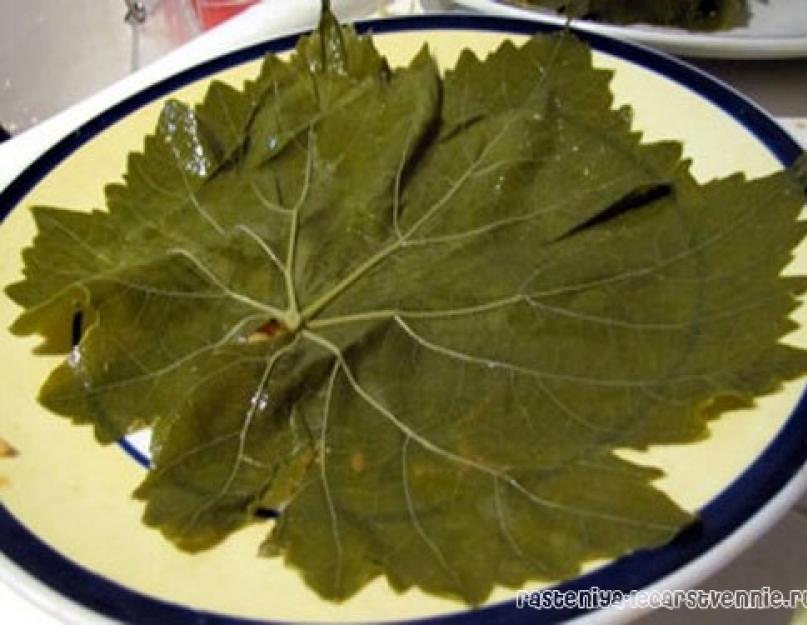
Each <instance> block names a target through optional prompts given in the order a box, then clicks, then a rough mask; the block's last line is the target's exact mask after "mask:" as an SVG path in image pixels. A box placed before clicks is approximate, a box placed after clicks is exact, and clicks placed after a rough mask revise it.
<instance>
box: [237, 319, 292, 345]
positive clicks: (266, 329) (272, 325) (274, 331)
mask: <svg viewBox="0 0 807 625" xmlns="http://www.w3.org/2000/svg"><path fill="white" fill-rule="evenodd" d="M284 332H286V328H285V326H283V324H282V323H280V322H279V321H278V320H277V319H270V320H269V321H267V322H266V323H264V324H263V325H262V326H261V327H260V328H258V329H257V330H255V332H253V333H252V334H250V335H249V337H248V338H247V341H248V342H249V343H260V342H262V341H268V340H269V339H271V338H274V337H276V336H279V335H281V334H283V333H284Z"/></svg>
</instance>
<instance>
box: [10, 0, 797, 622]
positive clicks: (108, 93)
mask: <svg viewBox="0 0 807 625" xmlns="http://www.w3.org/2000/svg"><path fill="white" fill-rule="evenodd" d="M68 1H69V4H70V6H71V7H72V9H73V10H80V9H81V7H82V6H83V7H84V10H85V11H86V10H88V9H87V7H90V6H92V7H95V8H96V9H97V8H98V7H99V5H100V4H102V3H98V2H97V0H29V4H28V8H29V9H30V10H29V11H27V12H26V11H21V12H20V11H18V8H19V6H20V5H19V4H16V5H15V7H14V11H15V12H14V14H13V16H12V15H11V14H10V13H9V11H10V10H11V8H10V3H8V4H6V3H2V4H0V93H2V94H3V97H2V98H0V123H4V122H5V124H7V125H10V126H12V129H13V130H15V131H17V132H21V134H20V136H18V137H15V138H13V139H12V140H10V141H8V142H6V143H5V144H2V145H0V187H2V186H4V185H5V184H6V183H7V182H8V181H9V180H11V179H12V178H13V176H14V175H16V173H17V172H18V171H19V169H20V168H21V164H22V163H25V162H27V161H28V160H30V159H31V158H33V157H34V156H35V155H36V154H38V153H39V152H41V151H42V150H43V149H44V148H45V147H46V146H47V145H49V144H50V143H51V142H52V141H53V140H55V139H56V138H58V137H59V136H61V135H62V134H63V133H64V132H65V131H66V130H69V129H70V128H73V127H75V126H76V125H77V123H78V122H80V121H81V120H82V119H86V118H88V117H89V116H90V115H92V114H93V113H95V112H98V111H100V110H102V109H103V108H105V107H106V106H108V104H109V102H111V101H114V99H115V98H120V97H125V95H127V94H128V93H132V92H134V91H137V90H138V89H139V88H141V87H142V86H143V85H146V84H149V83H150V82H153V81H154V80H156V79H158V78H159V77H162V76H165V75H168V74H169V73H171V72H172V71H175V70H176V68H177V67H181V66H187V65H190V64H192V63H194V62H198V61H200V60H202V59H204V58H208V57H209V56H212V55H213V54H215V53H218V52H221V51H224V50H226V49H232V48H234V47H237V46H239V45H246V44H248V43H251V42H253V41H258V40H261V39H264V38H266V37H269V36H276V35H279V34H285V33H286V32H292V31H295V30H297V29H301V28H304V27H306V26H308V25H309V24H310V22H311V20H312V14H311V11H312V7H313V8H316V5H317V4H318V2H316V1H315V0H312V1H311V2H308V1H307V0H306V1H303V0H299V1H298V2H297V4H296V5H295V6H296V8H295V9H291V8H289V7H291V4H290V3H289V2H288V1H286V2H278V1H277V0H274V2H275V3H276V4H275V6H276V7H278V8H276V9H273V10H275V11H276V13H275V14H274V16H273V20H272V21H271V24H272V28H271V32H267V28H266V27H265V26H264V27H256V26H255V25H254V22H255V20H252V22H248V21H245V20H242V22H241V23H239V24H236V22H237V20H238V18H235V20H232V23H231V24H227V25H226V26H225V27H223V28H219V29H215V30H214V31H211V32H209V33H207V34H204V35H202V36H199V37H196V38H195V39H194V40H193V41H191V42H190V43H187V44H185V45H184V46H182V47H181V48H180V49H179V50H178V51H175V52H170V49H171V48H172V47H176V46H178V45H180V44H182V43H183V42H184V41H185V40H188V39H190V38H191V37H193V36H195V35H196V34H197V32H198V31H197V30H195V29H194V27H193V25H192V24H190V25H189V23H188V22H185V23H184V24H181V25H179V26H177V28H184V29H185V30H183V31H182V32H181V33H179V34H177V33H174V35H175V39H172V43H171V44H169V45H165V46H163V47H161V45H162V44H159V43H155V42H151V43H150V44H149V45H151V46H152V47H151V48H149V50H150V51H149V52H148V55H146V59H145V60H155V62H154V63H152V64H151V65H149V66H148V67H146V68H145V69H143V70H141V71H140V72H138V73H137V74H136V75H134V76H130V77H129V79H128V80H126V81H124V83H125V84H122V85H116V86H114V87H109V88H107V89H106V90H104V91H102V92H101V93H99V94H95V95H93V96H92V97H89V98H87V96H90V95H91V94H92V93H93V91H95V90H98V89H102V88H103V87H105V86H106V85H107V84H109V83H110V82H112V81H113V80H116V79H118V78H122V77H123V76H125V75H126V73H127V72H128V70H129V69H131V66H128V67H127V68H126V69H121V67H122V66H123V65H125V62H126V60H127V59H128V61H129V62H130V63H131V61H132V58H133V57H132V56H131V50H130V49H129V48H128V47H127V48H126V50H128V55H127V52H126V51H123V52H122V51H121V50H120V49H118V48H120V45H121V43H120V40H121V38H125V37H130V36H131V33H130V31H129V30H128V29H121V28H119V30H118V32H117V38H118V43H117V44H116V45H117V46H118V48H116V49H115V51H114V54H113V57H112V58H114V59H116V61H115V62H116V63H117V66H116V67H117V69H116V70H115V71H114V72H112V73H110V74H107V75H104V76H102V77H100V78H99V77H98V76H95V77H94V78H93V79H92V80H89V79H88V80H87V81H86V83H84V84H83V85H82V86H81V88H76V85H75V81H73V83H72V84H71V85H70V88H69V89H68V88H67V87H65V89H61V90H60V87H59V84H58V82H57V84H56V85H54V84H53V82H52V81H51V82H50V84H48V92H49V93H50V94H51V96H52V97H51V98H50V99H49V100H48V102H49V106H50V108H44V109H38V110H37V112H36V114H35V115H33V114H32V113H31V110H30V104H29V103H30V102H33V101H38V99H37V98H31V96H30V91H31V90H32V89H34V90H35V89H36V88H37V86H36V84H35V83H32V82H30V80H28V82H26V83H25V85H26V88H27V91H26V95H25V97H22V96H20V97H17V96H16V95H15V94H14V92H13V91H12V89H13V88H14V86H15V85H18V84H22V83H18V82H17V79H16V78H14V80H12V79H11V78H10V72H11V71H12V70H10V69H9V68H10V67H13V66H15V64H16V61H17V58H15V56H14V55H15V49H13V48H12V47H11V44H10V43H9V38H10V37H11V35H13V33H14V31H16V32H25V30H26V29H25V28H21V27H20V20H25V19H33V20H34V21H36V20H37V19H39V18H38V17H37V15H41V13H42V11H43V10H44V9H43V7H45V6H46V5H47V6H48V7H51V8H52V7H53V6H54V3H56V2H62V3H64V2H68ZM368 1H369V2H370V4H368ZM424 1H425V2H426V3H427V6H428V7H429V8H443V9H448V10H452V8H451V7H450V6H449V5H448V4H447V0H424ZM164 2H166V3H167V4H168V5H171V4H172V0H164ZM177 2H184V0H173V4H176V3H177ZM379 2H380V0H365V1H364V2H360V1H359V0H353V4H352V5H351V8H350V11H348V13H349V15H348V17H358V16H360V15H368V14H369V13H371V12H372V9H373V8H374V6H375V7H377V6H378V3H379ZM106 4H109V3H106ZM303 5H305V10H303V9H301V8H300V7H303ZM267 6H268V5H267ZM77 7H78V8H77ZM284 7H285V8H284ZM368 9H369V11H368ZM105 10H106V11H108V9H105ZM421 10H422V7H421V5H420V4H419V3H417V2H416V1H415V0H397V1H396V2H393V3H392V4H391V5H390V6H388V7H386V8H385V11H384V12H385V13H391V14H396V13H399V14H400V13H406V12H410V11H414V12H419V11H421ZM284 11H285V12H284ZM351 11H352V13H351ZM20 15H22V17H20ZM86 15H89V13H85V17H86ZM103 15H106V16H107V17H103ZM115 15H117V16H118V17H120V15H121V14H120V12H117V13H115ZM177 15H180V14H179V13H178V14H177ZM31 16H33V17H31ZM186 18H187V16H185V18H183V19H186ZM96 19H108V14H107V13H104V12H103V11H101V12H96ZM266 23H267V22H264V24H266ZM39 26H40V30H41V29H42V28H43V27H42V25H41V22H40V23H39ZM118 27H119V25H118ZM236 28H237V30H236ZM228 29H229V30H228ZM105 36H106V35H105ZM59 45H61V44H59ZM125 45H126V46H130V45H131V41H129V40H126V42H125ZM52 53H53V50H51V52H50V53H49V54H51V55H52ZM149 55H150V56H149ZM157 59H159V60H157ZM690 62H692V63H693V64H694V65H695V66H696V67H698V68H701V69H703V70H704V71H706V72H708V73H710V74H712V75H713V76H716V77H718V78H720V79H721V80H723V81H724V82H726V83H727V84H729V85H731V86H733V87H734V88H735V89H737V90H738V91H740V92H742V93H743V94H745V95H747V96H748V97H750V98H751V99H753V100H755V101H756V102H757V103H758V104H760V105H761V106H762V107H763V108H765V109H767V110H768V111H770V112H771V114H772V115H774V116H775V117H777V118H780V119H781V118H785V119H783V120H782V121H783V124H784V125H785V126H786V127H787V128H788V129H789V130H790V131H791V132H792V133H793V134H794V135H795V136H797V137H798V138H800V139H801V140H802V142H803V144H804V145H805V146H807V59H796V60H783V61H726V60H703V59H700V60H690ZM14 71H17V70H14ZM115 72H117V73H115ZM15 76H16V74H15ZM56 80H57V81H58V76H57V77H56ZM40 82H42V81H40ZM30 85H33V86H30ZM82 89H83V90H82ZM41 99H42V98H39V100H41ZM74 103H77V104H75V105H74V106H70V105H73V104H74ZM26 107H28V108H27V109H26ZM68 107H69V108H68ZM61 109H67V110H65V111H63V112H60V111H61ZM51 116H55V117H51ZM46 117H48V118H49V119H47V121H46V122H44V123H36V122H37V121H38V120H39V119H43V118H46ZM11 120H13V121H11ZM26 127H31V128H30V130H27V131H25V132H22V131H23V130H24V129H25V128H26ZM805 562H807V497H804V498H803V499H802V501H801V503H799V504H798V505H797V506H796V508H794V510H792V511H791V512H790V513H788V514H787V516H785V518H784V519H783V520H782V521H781V522H780V523H778V524H777V525H776V526H775V527H774V528H773V529H772V530H771V531H770V532H769V533H768V534H767V535H766V536H764V537H763V538H762V539H761V540H760V541H759V542H758V543H757V544H755V545H754V546H753V547H751V548H750V549H749V550H748V551H746V552H745V553H744V554H743V555H741V556H740V557H739V558H738V559H737V560H735V561H734V562H733V563H732V564H730V565H729V566H727V567H725V568H724V569H723V570H722V571H720V572H719V573H717V574H716V575H714V576H713V577H712V578H710V579H708V580H707V581H706V582H705V583H704V584H702V585H701V587H702V588H708V589H737V588H763V587H765V586H769V587H771V588H777V589H781V590H790V589H795V588H807V566H805V564H804V563H805ZM0 614H2V617H0V620H1V621H2V622H3V623H8V624H9V625H21V624H28V623H35V624H37V625H58V624H59V623H61V622H62V621H60V620H59V619H58V618H55V617H53V616H51V615H48V614H46V613H45V612H43V611H42V609H40V608H39V607H37V606H35V605H33V604H32V603H31V602H30V601H29V600H28V599H26V598H23V597H21V596H19V595H18V594H16V592H15V591H13V590H12V589H10V588H9V587H6V586H4V585H2V584H0ZM794 618H797V619H798V616H794V615H793V614H791V613H787V612H784V611H780V612H767V613H766V614H765V615H764V617H763V616H762V615H760V614H759V613H758V612H752V611H749V612H740V611H712V612H704V611H701V612H698V613H693V614H688V615H681V614H680V613H679V612H657V613H654V614H651V615H649V616H647V617H644V619H643V620H642V623H644V624H645V625H675V624H677V623H681V622H682V619H684V620H685V621H686V622H691V623H694V624H696V625H727V624H729V623H731V625H746V624H747V625H758V624H759V623H765V625H784V624H786V623H791V622H793V619H794Z"/></svg>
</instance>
